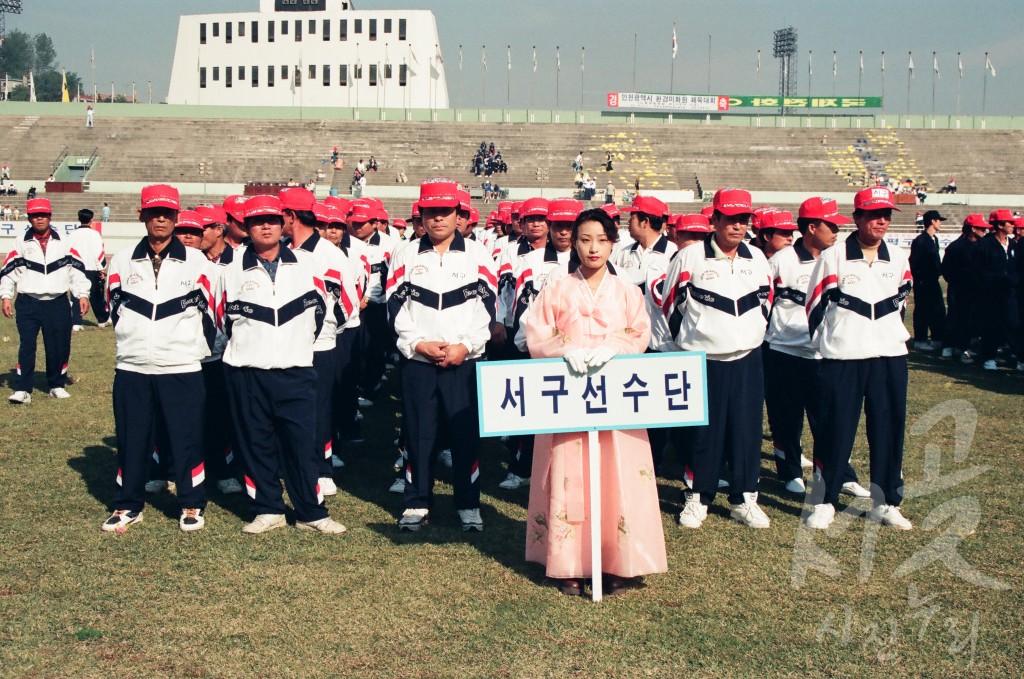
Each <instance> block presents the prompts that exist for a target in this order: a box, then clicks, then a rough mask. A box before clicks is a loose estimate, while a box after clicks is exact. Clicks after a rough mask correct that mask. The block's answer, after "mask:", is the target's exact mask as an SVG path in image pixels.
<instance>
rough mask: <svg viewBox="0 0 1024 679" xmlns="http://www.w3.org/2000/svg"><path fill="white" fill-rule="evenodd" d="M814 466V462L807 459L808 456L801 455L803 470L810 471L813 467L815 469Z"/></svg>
mask: <svg viewBox="0 0 1024 679" xmlns="http://www.w3.org/2000/svg"><path fill="white" fill-rule="evenodd" d="M813 466H814V463H813V462H811V461H810V460H809V459H808V458H807V456H806V455H801V456H800V467H801V468H802V469H810V468H811V467H813Z"/></svg>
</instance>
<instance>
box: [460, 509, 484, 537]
mask: <svg viewBox="0 0 1024 679" xmlns="http://www.w3.org/2000/svg"><path fill="white" fill-rule="evenodd" d="M459 521H460V522H461V523H462V530H464V531H471V530H475V531H477V532H480V531H482V530H483V529H484V520H483V519H482V518H480V510H479V509H460V510H459Z"/></svg>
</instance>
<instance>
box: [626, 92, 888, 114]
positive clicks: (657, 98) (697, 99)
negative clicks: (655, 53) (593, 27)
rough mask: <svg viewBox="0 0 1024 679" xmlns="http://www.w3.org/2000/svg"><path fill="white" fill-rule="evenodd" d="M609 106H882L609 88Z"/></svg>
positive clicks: (871, 101)
mask: <svg viewBox="0 0 1024 679" xmlns="http://www.w3.org/2000/svg"><path fill="white" fill-rule="evenodd" d="M607 103H608V108H632V109H652V110H657V111H681V112H688V111H689V112H693V111H696V112H709V113H711V112H725V111H731V110H732V109H736V108H801V109H823V108H827V109H837V108H838V109H864V108H882V98H881V97H785V98H783V97H779V96H776V95H768V96H747V95H736V94H658V93H653V92H608V95H607Z"/></svg>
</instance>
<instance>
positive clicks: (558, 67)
mask: <svg viewBox="0 0 1024 679" xmlns="http://www.w3.org/2000/svg"><path fill="white" fill-rule="evenodd" d="M561 74H562V58H561V57H560V56H559V54H558V45H555V110H556V111H557V110H558V80H559V76H561Z"/></svg>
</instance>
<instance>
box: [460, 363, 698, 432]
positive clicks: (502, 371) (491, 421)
mask: <svg viewBox="0 0 1024 679" xmlns="http://www.w3.org/2000/svg"><path fill="white" fill-rule="evenodd" d="M706 370H707V369H706V363H705V355H704V352H690V351H681V352H670V353H663V354H643V355H629V356H617V357H615V358H614V359H612V360H611V361H609V362H608V363H606V364H605V365H604V366H602V367H601V369H600V370H598V371H596V372H593V371H592V372H591V373H590V374H587V375H583V376H576V375H573V374H571V373H570V372H569V369H568V365H567V364H566V362H565V361H564V360H562V359H560V358H549V359H531V360H527V361H478V362H477V364H476V380H477V394H478V396H477V408H478V411H479V414H480V435H481V436H510V435H515V434H540V433H555V432H576V431H589V430H608V429H653V428H659V427H685V426H695V425H696V426H699V425H705V424H707V423H708V409H707V400H708V399H707V382H706V378H705V375H706Z"/></svg>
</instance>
